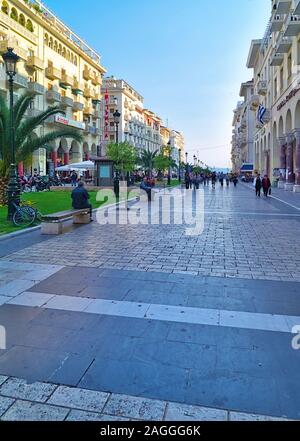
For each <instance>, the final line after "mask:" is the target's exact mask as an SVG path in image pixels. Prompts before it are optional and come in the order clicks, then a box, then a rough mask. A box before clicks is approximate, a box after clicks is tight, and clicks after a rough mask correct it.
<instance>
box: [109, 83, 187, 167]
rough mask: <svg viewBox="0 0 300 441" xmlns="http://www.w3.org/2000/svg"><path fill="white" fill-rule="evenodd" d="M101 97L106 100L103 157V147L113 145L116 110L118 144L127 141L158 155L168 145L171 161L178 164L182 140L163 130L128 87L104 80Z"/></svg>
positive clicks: (133, 90)
mask: <svg viewBox="0 0 300 441" xmlns="http://www.w3.org/2000/svg"><path fill="white" fill-rule="evenodd" d="M102 95H103V96H104V98H105V99H104V101H103V103H102V132H103V134H104V136H103V142H102V150H101V151H102V156H105V146H106V145H107V144H108V143H109V142H115V141H116V125H115V122H114V116H113V115H114V113H115V111H116V110H118V111H119V112H120V114H121V119H120V124H119V127H118V139H119V142H123V141H126V142H129V143H130V144H132V145H133V146H134V147H136V148H137V149H138V150H141V149H145V150H150V151H151V152H155V151H158V152H160V151H161V148H162V147H163V146H167V145H168V143H169V142H171V145H172V147H173V156H174V159H175V160H176V161H178V160H179V149H181V150H182V152H183V151H184V136H183V135H182V134H181V133H180V132H177V131H175V130H172V129H170V128H168V127H165V126H163V124H162V119H161V118H160V117H159V116H157V115H156V113H154V112H153V111H151V110H149V109H147V108H145V107H144V98H143V97H142V96H141V95H140V93H138V92H137V91H136V90H135V89H134V88H133V87H132V86H131V85H130V84H128V83H127V82H126V81H124V80H120V79H117V78H115V77H108V78H104V80H103V86H102Z"/></svg>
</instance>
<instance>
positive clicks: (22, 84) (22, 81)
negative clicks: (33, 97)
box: [14, 74, 28, 89]
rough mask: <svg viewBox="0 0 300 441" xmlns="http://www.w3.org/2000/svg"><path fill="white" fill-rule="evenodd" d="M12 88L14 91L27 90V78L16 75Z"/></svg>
mask: <svg viewBox="0 0 300 441" xmlns="http://www.w3.org/2000/svg"><path fill="white" fill-rule="evenodd" d="M14 86H15V88H16V89H27V88H28V78H27V77H24V76H23V75H20V74H16V75H15V77H14Z"/></svg>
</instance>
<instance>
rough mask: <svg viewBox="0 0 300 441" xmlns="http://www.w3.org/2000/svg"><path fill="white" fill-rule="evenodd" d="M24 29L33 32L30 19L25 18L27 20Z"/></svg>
mask: <svg viewBox="0 0 300 441" xmlns="http://www.w3.org/2000/svg"><path fill="white" fill-rule="evenodd" d="M26 29H27V30H28V31H30V32H33V31H34V29H33V24H32V21H31V20H27V22H26Z"/></svg>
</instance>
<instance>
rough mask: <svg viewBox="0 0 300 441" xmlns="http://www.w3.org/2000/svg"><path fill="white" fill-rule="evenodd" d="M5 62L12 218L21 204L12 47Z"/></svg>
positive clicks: (10, 214) (9, 188)
mask: <svg viewBox="0 0 300 441" xmlns="http://www.w3.org/2000/svg"><path fill="white" fill-rule="evenodd" d="M2 58H3V60H4V63H5V69H6V74H7V76H8V83H9V101H10V150H11V165H10V172H9V182H8V187H7V196H8V216H7V218H8V220H12V218H13V215H14V213H15V210H16V209H15V205H19V204H20V193H21V188H20V183H19V177H18V169H17V164H16V148H15V121H14V77H15V75H16V73H17V72H16V67H17V63H18V61H19V59H20V58H19V57H18V55H17V54H15V53H14V52H13V49H12V48H7V52H6V53H5V54H3V55H2Z"/></svg>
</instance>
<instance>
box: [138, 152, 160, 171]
mask: <svg viewBox="0 0 300 441" xmlns="http://www.w3.org/2000/svg"><path fill="white" fill-rule="evenodd" d="M158 152H159V151H158V150H155V152H150V150H149V149H148V150H142V151H141V154H140V157H139V159H138V163H139V164H140V165H141V166H142V167H143V169H144V171H145V173H146V174H147V175H148V176H149V177H151V176H152V171H153V169H154V168H155V159H156V158H157V155H158Z"/></svg>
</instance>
